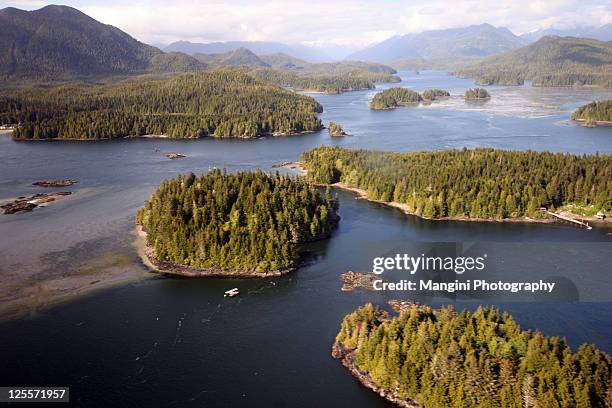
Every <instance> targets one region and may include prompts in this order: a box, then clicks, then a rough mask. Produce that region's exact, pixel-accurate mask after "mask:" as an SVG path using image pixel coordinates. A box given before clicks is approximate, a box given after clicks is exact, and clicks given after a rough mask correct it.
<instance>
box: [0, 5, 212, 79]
mask: <svg viewBox="0 0 612 408" xmlns="http://www.w3.org/2000/svg"><path fill="white" fill-rule="evenodd" d="M204 68H205V65H204V64H202V63H201V62H199V61H197V60H196V59H194V58H193V57H190V56H188V55H186V54H178V53H163V52H162V51H161V50H159V49H158V48H155V47H152V46H150V45H147V44H144V43H141V42H140V41H137V40H136V39H134V38H132V37H131V36H130V35H128V34H126V33H125V32H123V31H121V30H119V29H118V28H116V27H113V26H111V25H106V24H102V23H100V22H98V21H96V20H94V19H93V18H91V17H89V16H87V15H86V14H84V13H82V12H80V11H79V10H77V9H74V8H72V7H67V6H55V5H51V6H46V7H43V8H41V9H39V10H35V11H24V10H19V9H16V8H12V7H8V8H5V9H2V10H0V80H2V79H30V80H58V79H72V78H75V77H91V76H109V75H126V74H136V73H145V72H168V70H170V71H193V70H201V69H204Z"/></svg>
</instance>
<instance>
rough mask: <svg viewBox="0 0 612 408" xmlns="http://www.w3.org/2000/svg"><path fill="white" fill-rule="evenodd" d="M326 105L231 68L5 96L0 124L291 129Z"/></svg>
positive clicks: (26, 131) (44, 131)
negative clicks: (228, 69) (171, 76)
mask: <svg viewBox="0 0 612 408" xmlns="http://www.w3.org/2000/svg"><path fill="white" fill-rule="evenodd" d="M322 110H323V108H322V107H321V105H320V104H319V103H318V102H317V101H315V100H314V99H313V98H311V97H308V96H304V95H298V94H296V93H294V92H291V91H288V90H285V89H282V88H280V87H278V86H275V85H272V84H267V83H264V82H261V81H259V80H256V79H254V78H252V77H250V76H248V75H246V74H244V73H241V72H238V71H226V70H220V71H212V72H199V73H193V74H184V75H180V76H177V77H173V78H162V79H160V78H155V77H138V78H131V79H127V80H124V81H120V82H113V83H108V84H102V85H91V84H88V85H86V84H70V85H63V86H56V87H50V88H46V87H45V88H38V87H35V88H31V89H20V90H14V91H7V92H3V93H2V95H0V124H19V126H18V127H17V129H16V130H15V131H14V133H13V137H15V138H16V139H110V138H117V137H126V136H142V135H165V136H169V137H176V138H188V137H192V138H193V137H202V136H214V137H256V136H260V135H266V134H275V133H276V134H277V133H281V134H291V133H298V132H302V131H314V130H318V129H320V128H321V126H322V125H321V121H320V119H319V118H318V117H317V113H319V112H322Z"/></svg>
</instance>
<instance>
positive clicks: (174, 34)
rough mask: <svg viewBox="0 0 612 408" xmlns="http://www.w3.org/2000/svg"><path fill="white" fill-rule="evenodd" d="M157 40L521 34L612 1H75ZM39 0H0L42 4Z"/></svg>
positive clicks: (591, 20) (357, 41)
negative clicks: (463, 31) (483, 27)
mask: <svg viewBox="0 0 612 408" xmlns="http://www.w3.org/2000/svg"><path fill="white" fill-rule="evenodd" d="M67 4H68V5H71V6H74V7H76V8H78V9H80V10H82V11H83V12H85V13H87V14H89V15H91V16H92V17H94V18H96V19H98V20H100V21H102V22H104V23H108V24H112V25H115V26H117V27H119V28H120V29H122V30H125V31H127V32H128V33H130V34H131V35H133V36H134V37H136V38H138V39H139V40H142V41H145V42H149V43H169V42H172V41H175V40H179V39H184V40H190V41H224V40H252V41H253V40H259V41H281V42H286V43H304V44H336V45H341V46H351V47H357V46H364V45H367V44H371V43H374V42H378V41H381V40H383V39H385V38H387V37H390V36H392V35H398V34H405V33H415V32H421V31H424V30H431V29H442V28H451V27H462V26H466V25H470V24H480V23H484V22H487V23H490V24H493V25H495V26H506V27H508V28H510V29H511V30H512V31H514V32H515V33H517V34H520V33H523V32H527V31H532V30H535V29H540V28H547V27H549V26H566V27H567V26H570V27H572V26H577V25H598V24H606V23H608V22H610V21H612V7H610V4H609V0H582V1H580V0H495V1H491V0H489V1H485V0H409V1H401V0H383V1H367V0H287V1H280V0H276V1H274V0H273V1H258V0H251V1H247V0H234V1H219V0H176V1H173V2H165V1H161V0H155V1H141V2H138V3H127V2H118V1H112V2H107V1H101V0H75V1H70V0H68V1H67ZM41 5H42V3H41V2H40V1H39V0H17V1H10V0H0V7H4V6H15V7H20V8H30V9H31V8H37V7H40V6H41Z"/></svg>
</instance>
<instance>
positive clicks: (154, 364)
mask: <svg viewBox="0 0 612 408" xmlns="http://www.w3.org/2000/svg"><path fill="white" fill-rule="evenodd" d="M406 75H407V74H404V79H405V80H404V83H403V84H402V85H403V86H412V87H414V88H415V89H417V90H422V89H425V88H429V87H439V88H445V89H449V90H450V91H451V93H452V94H453V95H460V94H462V93H463V91H464V90H465V88H467V87H470V86H473V85H472V83H471V82H470V81H468V80H464V79H458V78H453V77H449V76H447V75H445V74H443V73H439V72H422V73H421V75H419V76H415V75H411V76H410V75H409V76H406ZM384 87H387V86H381V87H380V88H384ZM491 93H492V95H493V98H492V99H491V101H489V102H488V103H485V105H483V106H473V105H467V104H465V102H463V101H462V100H461V99H460V98H451V99H450V100H447V101H443V102H441V103H439V104H438V103H434V104H432V105H430V106H421V107H417V108H400V109H396V110H393V111H384V112H374V111H370V110H369V109H368V107H367V103H368V99H369V98H371V97H372V96H373V94H374V92H372V91H364V92H352V93H346V94H342V95H314V96H315V97H316V98H317V99H318V100H319V101H321V103H322V104H323V106H324V108H325V112H324V113H323V114H322V119H323V120H324V122H325V123H327V121H329V120H333V121H335V122H338V123H340V124H342V125H343V127H344V128H345V129H346V130H347V131H349V132H351V133H353V134H354V136H351V137H345V138H334V139H332V138H330V137H329V136H328V134H327V132H326V131H321V132H317V133H313V134H309V135H303V136H295V137H280V138H264V139H259V140H209V139H203V140H196V141H193V140H190V141H172V140H150V139H146V140H145V139H131V140H117V141H109V142H91V143H90V142H58V143H46V142H35V143H24V142H13V141H12V140H10V138H9V137H8V136H6V135H3V136H0V200H3V199H6V198H10V197H15V196H18V195H26V194H34V193H36V192H39V191H41V189H40V188H37V187H33V186H31V185H30V184H31V183H32V182H33V181H36V180H40V179H48V178H77V179H79V180H80V183H79V184H77V185H75V186H72V187H69V188H62V189H50V190H51V191H53V190H71V191H74V194H73V196H71V197H68V198H67V199H65V200H62V201H59V202H57V203H53V204H52V205H49V206H48V207H46V208H42V209H36V210H35V211H33V212H32V213H29V214H19V215H14V216H0V237H2V239H0V276H2V279H3V283H4V284H5V287H6V285H7V284H8V286H9V287H13V286H14V287H16V288H20V287H21V286H20V285H22V286H23V285H26V286H27V285H40V287H43V288H44V284H45V283H46V282H47V281H49V280H56V279H61V278H62V277H65V276H70V275H71V274H79V273H85V272H84V271H86V272H87V273H91V276H92V277H91V279H92V280H93V279H98V278H96V276H97V275H96V271H97V273H98V274H102V275H103V274H104V272H105V268H110V267H111V266H108V264H107V261H108V260H111V261H112V260H113V259H120V260H121V262H120V264H121V267H122V268H126V269H128V270H129V271H131V273H133V275H134V276H142V275H145V276H146V275H147V273H146V272H145V270H144V268H143V266H142V265H141V263H140V262H139V260H138V258H137V257H136V255H135V251H134V248H133V247H132V246H131V241H132V240H133V236H132V230H133V217H134V213H135V211H136V209H137V208H138V207H139V206H141V205H142V202H143V201H144V200H145V199H146V198H147V196H148V195H149V194H150V193H151V192H152V191H153V190H154V188H155V187H156V186H157V185H158V183H159V182H160V181H161V180H163V179H164V178H168V177H172V176H174V175H176V174H179V173H184V172H186V171H194V172H195V173H202V172H205V171H207V170H208V169H209V168H211V167H223V168H227V169H228V171H236V170H240V169H253V168H263V169H265V170H271V165H272V164H274V163H277V162H280V161H286V160H296V159H297V158H298V157H299V154H300V153H301V152H303V151H305V150H308V149H310V148H313V147H316V146H319V145H321V144H336V145H342V146H346V147H353V148H357V147H359V148H376V149H384V150H402V151H409V150H421V149H444V148H461V147H464V146H466V147H477V146H487V147H498V148H505V149H521V150H523V149H536V150H552V151H568V152H575V153H593V152H601V153H612V132H611V131H610V129H609V128H608V129H606V128H596V129H586V128H583V127H581V126H577V125H574V124H571V123H570V122H569V121H568V117H569V114H570V112H571V110H572V109H573V108H574V107H575V106H577V105H580V104H582V103H586V102H589V101H591V100H593V99H597V98H600V97H606V95H607V97H608V98H610V97H611V96H610V94H609V93H608V94H606V93H605V92H603V91H597V90H587V91H584V90H574V89H565V90H559V89H537V88H529V87H516V88H493V89H491ZM505 102H508V103H505ZM524 107H529V108H528V109H524ZM155 149H159V151H158V152H156V151H155ZM172 151H176V152H180V153H183V154H186V155H187V157H186V158H184V159H180V160H168V159H167V158H165V156H164V154H165V153H168V152H172ZM339 197H340V203H341V210H340V211H341V216H342V221H341V224H340V228H339V229H338V231H337V232H336V233H335V234H334V236H333V237H332V239H330V240H328V241H325V242H319V243H316V244H312V245H310V246H308V250H309V252H310V255H309V257H308V259H309V265H308V266H306V267H304V268H302V269H300V270H299V271H298V272H297V273H295V274H291V275H289V276H284V277H282V278H278V279H272V280H248V281H229V280H224V279H210V280H187V279H175V278H172V279H171V278H159V277H155V276H152V278H151V279H145V280H136V281H135V282H133V283H130V284H127V285H124V286H121V287H118V288H113V289H108V290H104V291H100V292H96V293H94V294H93V295H90V296H87V297H82V298H79V299H77V300H73V301H71V302H69V303H65V304H63V305H61V306H57V307H55V308H52V309H49V310H43V311H40V312H35V313H34V314H33V316H32V317H29V318H26V319H20V320H13V321H9V322H5V323H4V324H2V325H1V326H0V359H1V360H2V361H3V362H4V363H5V367H4V369H3V370H2V371H0V384H5V385H26V384H27V385H43V384H45V385H51V384H54V385H62V386H64V385H68V386H70V387H71V399H72V401H73V405H76V406H96V407H97V406H100V407H107V406H153V405H155V406H167V407H173V406H180V407H183V406H228V405H230V404H231V405H232V406H254V405H257V406H259V405H264V404H265V405H268V406H279V407H280V406H304V407H306V406H308V407H310V406H327V405H331V404H336V405H338V406H346V405H349V404H350V405H352V406H355V407H357V406H364V407H365V406H385V405H386V404H385V403H384V402H383V401H381V400H380V398H379V397H378V396H376V395H375V394H373V393H371V392H369V391H367V390H365V389H363V388H361V387H360V386H359V385H358V384H357V383H356V381H355V380H353V379H352V378H351V377H350V376H349V375H348V374H347V373H346V371H345V369H344V368H343V367H342V366H341V365H340V364H339V363H338V362H337V361H335V360H333V359H331V357H330V347H331V343H332V341H333V338H334V336H335V334H336V332H337V330H338V328H339V323H340V321H341V319H342V317H343V316H344V315H345V314H346V313H348V312H350V311H351V310H352V309H354V308H355V307H357V306H358V305H361V304H363V303H365V302H368V301H373V302H378V303H380V302H384V301H385V300H386V299H387V298H391V297H408V296H407V295H406V294H399V295H397V296H394V295H393V294H387V295H382V294H380V293H372V292H364V291H355V292H351V293H343V292H340V291H339V288H340V286H341V282H340V281H339V279H338V277H339V275H340V274H341V273H344V272H346V271H347V270H356V271H366V270H371V263H372V258H373V257H377V256H389V255H392V254H395V253H403V252H409V253H421V252H422V253H431V252H432V251H434V252H436V253H458V252H466V251H471V252H475V253H487V254H488V259H489V264H488V266H489V268H488V273H489V274H490V275H489V277H490V278H491V279H493V278H504V279H508V280H530V279H535V280H537V279H541V278H550V279H555V280H556V281H557V282H559V285H560V286H561V291H560V292H559V296H557V297H555V296H540V295H527V296H518V295H517V296H506V297H499V296H490V297H485V298H481V299H471V298H460V299H457V298H455V297H453V296H450V297H445V296H431V295H428V294H422V293H421V294H418V293H417V294H413V295H412V296H410V298H412V299H415V300H418V301H421V302H427V303H431V304H440V303H449V302H453V303H454V302H456V303H457V306H456V307H458V308H460V307H468V308H474V307H475V306H476V305H477V304H479V303H483V304H497V305H499V306H500V307H503V308H504V309H506V310H509V311H511V312H512V313H514V314H515V317H516V318H517V320H518V321H519V323H521V324H522V325H523V326H524V327H526V328H539V329H541V330H543V331H544V332H545V333H546V334H550V335H561V336H565V337H567V338H568V341H570V343H571V344H572V345H573V346H577V345H578V344H580V343H582V342H585V341H588V342H594V343H596V344H597V345H598V346H599V347H601V348H603V349H604V350H606V351H608V352H611V351H612V340H611V339H612V317H611V316H612V313H611V312H612V303H609V302H607V300H608V299H609V293H610V292H611V290H612V287H611V286H612V284H611V282H610V279H609V265H610V261H612V251H610V249H612V236H610V235H607V233H608V231H605V230H601V229H595V230H593V231H585V230H581V229H577V228H573V227H569V226H562V225H527V224H497V223H461V222H446V221H445V222H428V221H423V220H419V219H417V218H414V217H407V216H405V215H404V214H402V213H401V212H400V211H397V210H394V209H391V208H387V207H385V206H382V205H379V204H373V203H368V202H366V201H363V200H355V199H354V196H353V195H352V194H350V193H347V192H342V191H340V192H339ZM456 243H460V244H456ZM110 264H111V265H113V264H112V262H110ZM112 267H117V265H114V266H112ZM23 276H28V277H29V279H28V280H25V283H24V279H23ZM149 276H151V275H149ZM392 276H394V277H395V276H397V274H396V275H392V274H389V277H392ZM11 285H13V286H11ZM235 286H238V287H239V288H240V290H241V295H240V296H239V297H237V298H232V299H224V298H223V297H222V294H223V291H225V290H227V289H228V288H231V287H235ZM19 290H21V289H19ZM43 292H44V291H43ZM15 293H20V292H19V291H16V292H13V293H12V294H11V295H10V296H13V297H14V296H15ZM43 294H44V293H43ZM5 296H8V295H5ZM4 300H6V299H4ZM570 300H571V302H569V301H570ZM525 301H528V302H525ZM2 302H3V299H2V298H0V309H1V308H2V307H3V305H5V303H2ZM533 302H537V303H533Z"/></svg>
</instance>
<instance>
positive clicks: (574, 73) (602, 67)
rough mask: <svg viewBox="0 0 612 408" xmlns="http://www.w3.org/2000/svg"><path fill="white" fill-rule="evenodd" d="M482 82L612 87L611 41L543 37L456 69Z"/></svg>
mask: <svg viewBox="0 0 612 408" xmlns="http://www.w3.org/2000/svg"><path fill="white" fill-rule="evenodd" d="M455 74H457V75H460V76H466V77H472V78H475V79H476V82H477V83H478V84H481V85H489V84H499V85H516V84H522V83H523V81H524V80H532V81H533V85H535V86H571V85H599V86H605V87H612V43H610V42H604V41H598V40H593V39H586V38H574V37H557V36H546V37H543V38H541V39H540V40H538V41H537V42H536V43H534V44H531V45H528V46H526V47H523V48H520V49H518V50H514V51H510V52H506V53H503V54H499V55H494V56H492V57H489V58H487V59H485V60H484V61H482V62H481V63H480V64H478V65H473V66H471V67H467V68H464V69H461V70H459V71H457V72H456V73H455Z"/></svg>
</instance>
